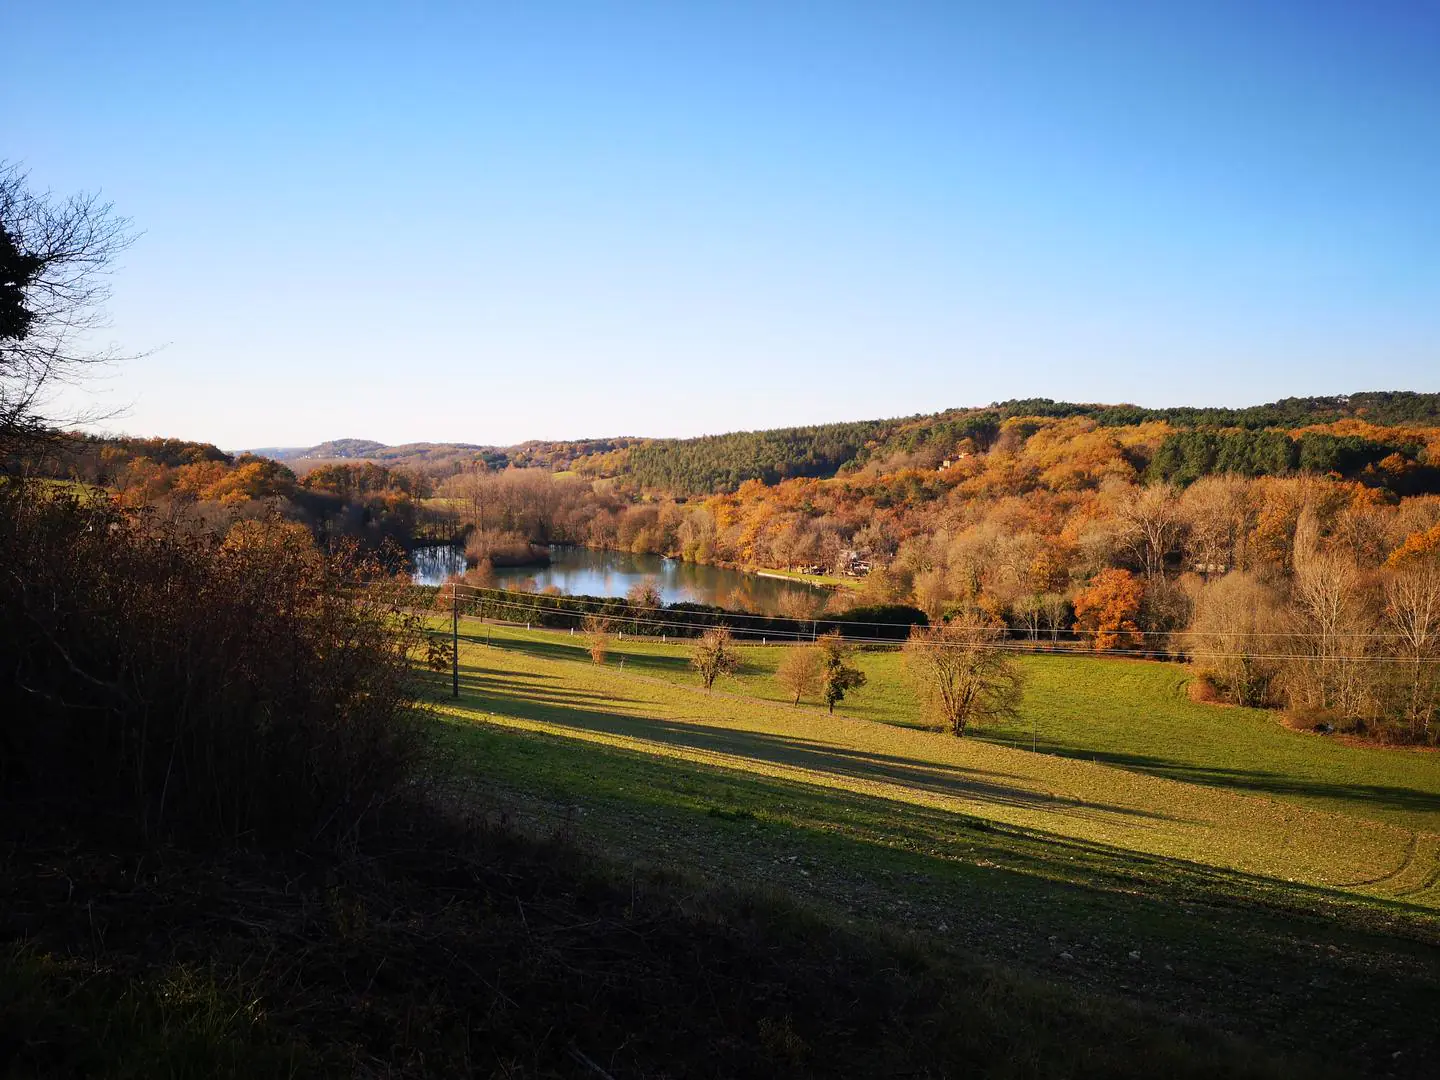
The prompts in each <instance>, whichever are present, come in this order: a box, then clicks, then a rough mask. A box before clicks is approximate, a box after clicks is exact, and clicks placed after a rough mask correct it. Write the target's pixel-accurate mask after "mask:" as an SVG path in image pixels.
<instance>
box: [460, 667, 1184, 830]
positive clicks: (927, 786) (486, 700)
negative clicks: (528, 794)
mask: <svg viewBox="0 0 1440 1080" xmlns="http://www.w3.org/2000/svg"><path fill="white" fill-rule="evenodd" d="M464 689H465V690H466V692H467V697H468V699H469V701H470V702H471V703H472V704H473V705H475V706H477V707H479V708H482V709H485V710H486V711H495V712H499V713H502V714H503V715H506V716H515V717H519V718H522V719H529V720H539V721H544V722H546V723H550V724H558V725H563V726H565V727H572V728H576V729H580V730H584V731H589V732H594V733H600V734H605V735H612V736H622V737H627V738H636V739H644V740H647V741H650V742H658V743H665V744H667V745H669V746H673V747H677V748H680V749H684V750H691V751H698V752H705V753H713V754H724V755H727V756H730V757H735V758H740V759H744V760H749V761H754V762H757V763H764V764H770V765H778V766H788V767H792V768H800V769H807V770H810V771H812V772H815V773H820V774H825V775H829V776H833V777H840V778H844V779H847V780H860V781H866V782H872V783H884V784H898V785H901V786H904V787H908V788H912V789H915V790H918V791H926V792H930V793H933V794H939V795H946V796H950V797H955V798H963V799H973V800H977V801H980V802H986V803H991V804H994V805H1000V806H1011V807H1021V808H1027V809H1033V810H1040V811H1043V812H1045V813H1051V814H1059V815H1063V816H1067V817H1080V818H1088V819H1092V820H1099V819H1101V818H1104V817H1107V816H1108V817H1111V818H1112V819H1113V818H1118V819H1121V820H1124V821H1126V822H1127V823H1129V824H1130V825H1132V826H1133V825H1136V824H1137V823H1139V822H1140V821H1142V820H1144V819H1150V820H1153V821H1164V820H1176V819H1174V818H1170V817H1167V816H1166V815H1164V814H1160V813H1156V812H1153V811H1147V810H1140V809H1136V808H1134V807H1128V806H1121V805H1116V804H1110V803H1104V802H1099V801H1093V800H1082V799H1076V798H1073V797H1068V796H1060V795H1054V794H1050V793H1048V792H1044V791H1036V790H1034V789H1032V788H1029V787H1026V786H1024V784H1023V783H1021V782H1020V778H1019V777H1015V776H1013V775H1011V774H1006V773H998V772H994V771H991V770H984V769H970V768H964V767H961V766H955V765H948V764H942V763H938V762H933V761H924V760H919V759H913V758H906V757H901V756H898V755H892V754H883V753H873V752H868V751H863V750H851V749H849V748H846V747H841V746H836V745H833V744H828V743H821V742H816V741H813V740H808V739H803V738H798V737H793V736H787V735H778V734H771V733H767V732H755V731H741V730H736V729H733V728H726V727H718V726H715V725H711V724H706V723H703V722H702V723H687V722H684V721H676V720H664V719H656V718H654V717H648V716H636V715H630V714H626V713H623V712H616V711H612V710H607V709H600V708H596V707H595V706H597V705H598V704H600V703H601V702H604V703H606V704H613V703H620V702H622V701H625V699H619V698H614V697H611V696H606V695H598V694H593V693H589V692H586V691H578V690H570V689H566V688H560V687H536V686H531V685H528V684H526V683H525V682H524V680H523V677H522V678H519V679H517V678H512V677H505V676H492V675H489V674H488V673H484V674H482V673H481V672H480V671H478V670H477V672H476V677H475V678H473V679H469V678H467V680H466V682H465V685H464ZM626 703H628V702H626Z"/></svg>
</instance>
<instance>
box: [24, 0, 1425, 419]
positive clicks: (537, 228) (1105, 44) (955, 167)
mask: <svg viewBox="0 0 1440 1080" xmlns="http://www.w3.org/2000/svg"><path fill="white" fill-rule="evenodd" d="M0 20H3V32H4V35H5V39H6V45H7V47H6V62H5V64H4V66H3V68H0V97H3V100H4V101H5V102H6V108H5V121H4V124H3V127H0V134H3V139H0V155H3V156H6V157H10V158H18V159H20V160H22V161H23V162H25V164H26V165H27V166H28V167H29V169H30V171H31V174H32V179H33V181H34V182H35V183H36V184H38V185H43V186H50V187H53V188H55V189H57V190H62V191H63V190H71V189H77V188H87V189H94V188H100V189H102V190H103V192H104V193H105V194H106V195H107V197H109V198H111V199H113V200H114V201H115V203H116V205H117V208H118V209H119V210H120V211H122V212H123V213H125V214H127V215H129V216H130V217H132V218H133V219H134V220H135V223H136V226H137V227H138V228H139V229H141V230H143V231H144V236H143V237H142V239H141V240H140V241H139V242H138V243H137V244H136V245H135V246H134V247H133V248H132V249H131V250H130V251H129V252H128V253H127V254H126V255H125V257H124V260H123V265H122V267H121V269H120V271H119V273H118V274H117V275H116V278H115V282H114V285H115V297H114V302H113V304H112V313H113V317H114V318H113V322H114V326H113V329H112V331H111V333H110V335H109V336H110V338H113V339H114V340H115V341H117V342H118V343H120V344H121V345H122V346H124V347H126V348H129V349H132V350H145V349H152V348H154V349H156V351H154V352H153V353H152V354H151V355H149V356H147V357H144V358H142V359H139V360H136V361H133V362H131V363H129V364H126V365H124V366H123V367H121V368H119V369H117V370H116V371H115V372H114V373H113V375H112V376H111V377H110V378H109V379H107V380H106V382H105V383H104V384H103V386H102V387H101V390H102V402H103V403H105V404H109V405H124V406H126V407H128V410H129V411H128V414H127V415H126V416H125V418H124V419H123V420H122V421H120V422H119V425H118V426H120V427H123V428H124V429H126V430H129V431H132V432H135V433H137V434H170V435H178V436H184V437H190V438H199V439H205V440H209V441H214V442H217V443H219V444H221V445H223V446H227V447H242V446H260V445H296V444H308V443H312V442H316V441H319V440H321V439H325V438H333V437H343V436H355V437H369V438H377V439H381V440H383V441H387V442H400V441H409V440H419V439H433V440H463V441H473V442H486V443H490V442H494V443H507V442H512V441H516V440H520V439H525V438H541V437H546V438H561V437H579V436H585V435H604V434H622V433H623V434H654V435H689V434H698V433H701V432H711V431H723V430H733V429H737V428H754V427H770V426H778V425H785V424H792V423H807V422H816V421H824V420H838V419H854V418H862V417H876V416H892V415H904V414H910V413H916V412H929V411H933V410H937V409H941V408H945V407H948V406H953V405H964V404H984V403H986V402H989V401H992V400H997V399H1003V398H1007V397H1027V396H1046V397H1055V398H1065V399H1071V400H1087V401H1096V400H1098V401H1120V400H1124V401H1135V402H1139V403H1142V404H1153V405H1160V404H1179V403H1187V404H1249V403H1255V402H1259V401H1265V400H1270V399H1273V398H1276V397H1280V396H1286V395H1290V394H1308V393H1337V392H1345V391H1350V390H1358V389H1396V388H1410V389H1420V390H1440V197H1437V193H1440V3H1436V2H1433V0H1423V2H1422V0H1412V2H1408V3H1399V2H1391V0H1375V2H1372V3H1354V2H1350V0H1347V2H1341V3H1328V2H1322V0H1307V2H1296V3H1278V2H1267V0H1250V2H1246V3H1229V2H1224V0H1221V2H1212V3H1206V4H1194V3H1184V4H1182V3H1167V2H1160V0H1149V2H1137V3H1092V2H1087V0H1068V2H1057V3H1046V4H1041V3H1025V2H1007V3H1004V4H995V3H976V4H966V3H961V2H959V0H950V2H940V3H906V2H901V0H894V2H888V3H863V4H862V3H840V2H829V3H803V2H795V3H784V2H769V3H755V4H747V3H741V2H728V3H713V4H711V3H705V2H701V0H691V2H686V3H674V2H670V3H654V4H643V3H626V4H619V3H616V4H609V3H598V2H596V3H565V2H560V0H554V2H548V3H513V4H494V5H491V4H481V3H466V4H461V3H454V4H451V3H433V2H432V3H423V2H417V3H407V4H400V3H365V2H357V0H347V2H344V3H338V2H336V3H330V2H314V3H310V4H289V3H287V4H280V3H267V2H263V0H262V2H251V3H245V4H239V3H234V4H227V3H204V4H195V3H185V4H179V3H176V4H153V3H144V2H127V3H124V4H116V3H85V2H72V3H66V4H31V5H25V6H24V7H23V9H21V8H19V7H18V6H11V7H9V8H8V9H7V11H6V13H5V14H4V15H3V16H0Z"/></svg>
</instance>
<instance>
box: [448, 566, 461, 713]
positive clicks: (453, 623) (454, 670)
mask: <svg viewBox="0 0 1440 1080" xmlns="http://www.w3.org/2000/svg"><path fill="white" fill-rule="evenodd" d="M450 696H451V697H453V698H458V697H459V696H460V590H459V589H457V588H455V586H454V585H453V584H452V585H451V586H450Z"/></svg>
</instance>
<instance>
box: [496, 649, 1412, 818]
mask: <svg viewBox="0 0 1440 1080" xmlns="http://www.w3.org/2000/svg"><path fill="white" fill-rule="evenodd" d="M468 632H469V633H472V634H474V633H477V632H478V633H480V634H482V635H489V636H490V637H491V638H492V639H494V640H495V641H498V642H502V643H504V642H513V643H515V644H517V645H518V644H520V643H522V642H523V643H525V648H527V649H529V650H531V651H532V652H534V653H535V654H536V655H548V656H553V657H555V658H557V659H559V658H570V659H583V658H584V656H585V653H584V642H583V641H582V639H581V638H580V637H579V636H575V637H571V636H569V635H566V634H564V633H558V634H557V633H553V632H548V631H526V630H525V629H524V628H521V627H505V626H495V627H484V628H480V627H478V626H472V627H471V628H470V630H469V631H468ZM783 648H784V646H759V645H756V646H743V647H742V648H741V652H742V654H743V657H744V667H743V668H742V669H741V671H740V673H739V674H738V675H737V676H735V677H733V678H728V679H722V680H721V682H720V683H719V684H717V685H718V687H719V688H720V689H721V690H723V691H728V692H734V693H739V694H743V695H745V696H747V697H754V698H763V699H766V700H770V701H776V702H784V701H786V700H787V699H786V698H785V694H784V692H783V691H782V690H781V689H780V687H779V686H777V685H776V683H775V682H774V679H773V674H774V671H775V666H776V665H777V664H778V663H779V660H780V657H781V656H782V655H783ZM622 659H623V662H624V665H625V667H624V670H625V671H626V672H632V673H641V674H645V675H650V676H653V677H656V678H660V679H665V680H667V681H671V682H674V683H675V684H676V685H679V686H694V684H695V675H694V673H693V672H692V671H691V669H690V666H689V661H688V657H687V654H686V652H685V650H684V649H683V648H681V647H677V646H675V645H673V644H661V643H659V642H653V641H650V640H638V641H637V640H620V641H617V642H615V643H614V645H613V649H612V654H611V664H612V665H616V666H618V665H619V664H620V663H621V661H622ZM1021 663H1022V665H1023V666H1024V668H1025V671H1026V675H1027V678H1028V685H1027V688H1026V694H1025V703H1024V707H1023V710H1022V716H1021V718H1020V720H1019V721H1018V722H1017V723H1014V724H1008V725H1005V726H1003V727H998V728H981V729H977V730H976V731H975V732H974V734H973V736H971V737H973V738H974V739H975V740H976V741H985V742H990V743H1000V744H1008V745H1014V746H1018V747H1022V748H1024V749H1027V750H1028V749H1030V748H1031V746H1032V744H1033V745H1034V747H1035V748H1036V749H1038V750H1039V751H1040V752H1041V753H1044V754H1051V755H1057V756H1062V757H1069V758H1078V759H1082V760H1086V761H1094V762H1099V763H1104V764H1110V765H1116V766H1119V767H1121V768H1123V769H1126V770H1127V771H1132V772H1140V773H1145V774H1147V775H1151V776H1161V777H1166V778H1168V779H1172V780H1182V781H1185V782H1187V783H1192V784H1202V785H1206V786H1212V787H1222V788H1226V789H1229V790H1233V791H1236V792H1240V793H1247V794H1252V795H1259V796H1266V797H1273V798H1279V799H1284V800H1286V801H1290V802H1295V803H1298V804H1300V805H1303V806H1309V807H1313V808H1316V809H1321V810H1330V811H1334V812H1337V813H1342V814H1350V815H1353V816H1356V817H1364V818H1369V819H1373V820H1376V821H1382V822H1388V823H1392V824H1396V825H1401V826H1404V827H1407V828H1410V829H1416V830H1421V831H1427V832H1437V833H1440V754H1434V753H1427V752H1423V751H1409V750H1398V749H1383V748H1378V747H1374V748H1372V747H1356V746H1348V745H1345V744H1344V743H1341V742H1338V741H1336V740H1333V739H1328V738H1325V737H1323V736H1317V735H1309V734H1304V733H1301V732H1296V731H1292V730H1290V729H1288V728H1286V727H1284V726H1282V725H1281V724H1280V723H1279V722H1278V721H1277V719H1276V716H1275V714H1274V713H1270V712H1266V711H1264V710H1261V709H1241V708H1223V707H1219V706H1215V705H1207V704H1202V703H1197V702H1195V701H1192V700H1191V699H1190V698H1189V696H1188V694H1187V693H1186V684H1187V682H1188V680H1189V676H1188V675H1187V674H1186V672H1185V671H1184V669H1183V668H1180V667H1178V666H1176V665H1174V664H1165V663H1158V662H1145V661H1132V660H1108V659H1102V658H1097V657H1072V656H1051V655H1035V656H1024V657H1021ZM858 664H859V666H860V667H861V669H862V670H864V671H865V673H866V675H867V678H868V681H867V684H866V685H865V687H864V688H863V689H861V690H859V691H857V692H856V693H854V694H853V695H852V697H851V699H850V700H847V701H845V702H844V703H843V704H842V705H841V706H840V707H839V709H838V710H837V715H842V716H846V717H851V718H855V719H863V720H873V721H878V722H881V723H884V724H890V725H898V726H902V727H919V726H921V725H922V720H921V719H920V709H919V705H918V704H917V702H916V701H915V697H914V694H913V693H912V692H911V690H910V687H909V685H908V684H907V683H906V681H905V679H904V676H903V672H902V670H901V657H900V656H899V654H898V653H897V652H895V651H875V652H864V653H861V654H860V655H859V656H858Z"/></svg>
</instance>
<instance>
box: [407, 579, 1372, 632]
mask: <svg viewBox="0 0 1440 1080" xmlns="http://www.w3.org/2000/svg"><path fill="white" fill-rule="evenodd" d="M417 587H418V588H425V587H427V586H417ZM439 587H440V588H455V589H457V590H458V589H464V590H467V591H468V592H469V593H470V594H471V595H473V596H475V597H478V598H479V599H482V600H492V601H494V602H496V603H511V604H513V603H519V602H520V601H517V600H513V599H511V598H512V597H537V598H544V599H546V600H556V601H560V602H563V603H565V604H568V605H571V606H573V607H580V608H590V609H592V610H597V611H602V612H605V613H607V614H609V613H610V601H607V600H603V599H598V598H590V597H581V596H565V595H561V596H552V595H551V594H548V593H528V592H522V591H520V590H513V589H494V588H485V587H483V586H478V585H467V584H465V583H463V582H447V583H446V584H445V585H443V586H439ZM613 599H614V601H616V602H623V600H622V598H620V597H615V598H613ZM534 610H538V611H553V612H557V613H560V614H565V612H566V609H565V608H562V607H554V608H545V607H543V606H538V607H536V608H535V609H534ZM571 613H572V614H574V612H571ZM695 614H697V615H701V614H704V615H714V616H715V617H716V618H724V619H725V620H726V621H727V622H736V621H739V622H765V623H773V622H776V621H786V622H794V623H805V622H812V623H826V624H833V625H839V626H864V627H879V628H884V629H893V630H904V631H906V632H908V631H909V629H910V627H911V626H913V625H915V624H913V623H901V622H879V621H871V620H864V619H847V618H845V617H844V614H843V613H842V614H840V615H828V616H827V615H815V616H812V617H810V618H808V619H806V618H801V617H797V616H792V615H754V614H751V613H748V612H731V611H725V612H723V613H721V612H696V613H695ZM616 617H617V618H623V619H625V620H627V621H632V622H634V621H640V620H641V619H642V616H641V615H640V614H638V613H635V614H626V615H624V616H616ZM688 625H690V626H693V625H695V624H693V623H692V624H688ZM1006 629H1007V630H1009V629H1012V628H1008V627H1007V628H1006ZM746 632H747V633H750V632H752V631H749V630H747V631H746ZM1027 632H1028V631H1027ZM1036 632H1037V633H1050V632H1052V631H1050V630H1049V629H1046V630H1043V631H1041V630H1037V631H1036ZM1058 632H1059V633H1062V634H1073V635H1086V636H1091V637H1095V636H1099V635H1101V634H1114V635H1118V636H1124V637H1158V638H1170V639H1173V638H1188V637H1200V638H1216V637H1249V638H1279V639H1282V640H1293V639H1296V638H1303V639H1316V640H1326V639H1332V640H1333V639H1338V638H1344V639H1360V640H1387V641H1393V640H1394V639H1395V637H1396V636H1397V635H1395V634H1387V633H1385V632H1383V631H1375V630H1363V631H1361V630H1355V631H1334V632H1327V631H1319V630H1273V631H1268V630H1267V631H1259V630H1257V631H1243V632H1240V633H1233V632H1231V633H1214V632H1209V631H1204V630H1094V629H1087V628H1084V627H1078V626H1076V627H1069V628H1066V629H1063V630H1059V631H1058ZM780 633H781V632H780V631H776V636H779V634H780Z"/></svg>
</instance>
